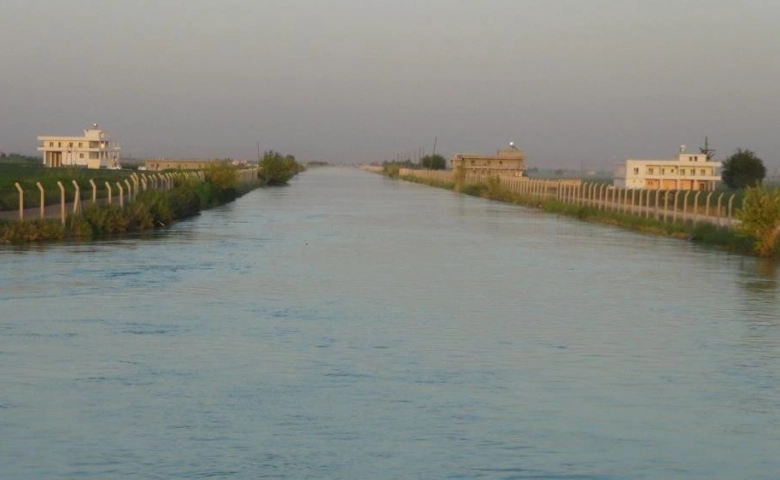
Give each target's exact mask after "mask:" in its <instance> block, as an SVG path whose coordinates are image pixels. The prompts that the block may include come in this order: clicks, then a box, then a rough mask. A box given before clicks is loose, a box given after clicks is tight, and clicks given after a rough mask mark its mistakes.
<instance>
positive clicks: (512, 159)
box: [450, 143, 526, 177]
mask: <svg viewBox="0 0 780 480" xmlns="http://www.w3.org/2000/svg"><path fill="white" fill-rule="evenodd" d="M509 145H510V148H508V149H505V150H498V151H497V152H496V154H495V155H480V154H470V153H459V154H457V155H453V156H452V157H451V158H450V165H451V167H452V169H453V170H455V169H457V168H462V169H463V170H464V171H466V173H476V174H498V175H512V176H515V177H521V176H523V172H525V170H526V166H525V153H523V151H522V150H520V149H518V148H515V146H514V145H513V144H511V143H510V144H509Z"/></svg>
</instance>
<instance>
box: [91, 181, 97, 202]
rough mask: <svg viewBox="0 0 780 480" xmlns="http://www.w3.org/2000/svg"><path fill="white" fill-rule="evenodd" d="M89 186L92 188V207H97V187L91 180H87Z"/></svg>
mask: <svg viewBox="0 0 780 480" xmlns="http://www.w3.org/2000/svg"><path fill="white" fill-rule="evenodd" d="M89 185H90V186H91V187H92V205H97V185H95V181H94V180H92V179H91V178H90V179H89Z"/></svg>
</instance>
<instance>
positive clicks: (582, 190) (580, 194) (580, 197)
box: [577, 182, 588, 206]
mask: <svg viewBox="0 0 780 480" xmlns="http://www.w3.org/2000/svg"><path fill="white" fill-rule="evenodd" d="M587 191H588V182H582V183H581V184H580V186H579V187H577V205H579V206H582V205H584V204H585V194H586V193H587Z"/></svg>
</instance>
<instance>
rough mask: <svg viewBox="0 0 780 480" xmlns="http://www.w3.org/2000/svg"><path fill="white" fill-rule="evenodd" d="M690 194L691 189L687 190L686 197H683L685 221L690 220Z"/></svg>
mask: <svg viewBox="0 0 780 480" xmlns="http://www.w3.org/2000/svg"><path fill="white" fill-rule="evenodd" d="M690 194H691V191H690V190H687V191H686V192H685V197H683V212H682V218H683V223H685V222H687V221H688V196H689V195H690Z"/></svg>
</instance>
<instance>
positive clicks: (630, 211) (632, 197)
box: [629, 188, 641, 215]
mask: <svg viewBox="0 0 780 480" xmlns="http://www.w3.org/2000/svg"><path fill="white" fill-rule="evenodd" d="M640 191H641V190H640ZM634 205H636V188H632V189H631V209H630V210H629V213H631V215H633V214H634Z"/></svg>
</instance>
